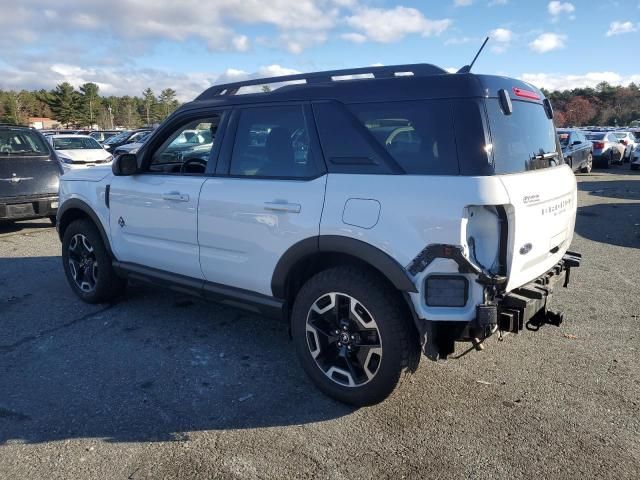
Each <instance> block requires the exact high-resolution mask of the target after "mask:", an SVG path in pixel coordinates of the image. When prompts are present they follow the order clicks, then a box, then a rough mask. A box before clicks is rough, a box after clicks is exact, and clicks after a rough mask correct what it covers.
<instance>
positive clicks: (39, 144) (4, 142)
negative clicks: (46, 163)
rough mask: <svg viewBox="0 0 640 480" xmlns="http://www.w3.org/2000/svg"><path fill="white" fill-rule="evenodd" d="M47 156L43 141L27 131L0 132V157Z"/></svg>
mask: <svg viewBox="0 0 640 480" xmlns="http://www.w3.org/2000/svg"><path fill="white" fill-rule="evenodd" d="M11 155H28V156H36V155H49V149H48V148H47V146H46V145H45V143H44V140H42V138H41V137H40V136H39V135H38V134H37V133H35V132H32V131H29V130H0V156H3V157H4V156H11Z"/></svg>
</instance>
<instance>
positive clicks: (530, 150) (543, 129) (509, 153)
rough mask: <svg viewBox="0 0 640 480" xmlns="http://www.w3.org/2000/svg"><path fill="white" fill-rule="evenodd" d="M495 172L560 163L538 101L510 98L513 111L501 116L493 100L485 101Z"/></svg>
mask: <svg viewBox="0 0 640 480" xmlns="http://www.w3.org/2000/svg"><path fill="white" fill-rule="evenodd" d="M486 105H487V113H488V117H489V130H490V132H491V144H490V146H489V145H488V147H489V150H491V152H492V153H493V161H494V169H495V173H496V174H506V173H517V172H524V171H527V170H536V169H540V168H547V167H553V166H556V165H558V164H560V163H561V162H562V160H561V159H562V157H561V156H560V154H559V152H558V144H557V141H556V131H555V127H554V126H553V122H552V121H551V120H549V118H547V115H546V113H545V111H544V107H543V106H542V105H540V104H538V103H532V102H524V101H518V100H514V101H513V113H512V114H511V115H505V114H504V113H503V112H502V110H501V108H500V104H499V102H498V100H497V99H494V98H489V99H487V100H486Z"/></svg>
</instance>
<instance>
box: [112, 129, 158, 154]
mask: <svg viewBox="0 0 640 480" xmlns="http://www.w3.org/2000/svg"><path fill="white" fill-rule="evenodd" d="M149 135H151V130H149V131H147V132H144V133H143V134H142V135H140V136H138V137H137V138H136V141H135V142H130V143H125V144H124V145H120V146H119V147H117V148H115V149H112V150H111V151H112V152H113V158H114V159H116V158H118V157H119V156H120V155H122V154H123V153H137V151H138V149H139V148H140V147H141V146H142V145H144V142H146V141H147V138H149Z"/></svg>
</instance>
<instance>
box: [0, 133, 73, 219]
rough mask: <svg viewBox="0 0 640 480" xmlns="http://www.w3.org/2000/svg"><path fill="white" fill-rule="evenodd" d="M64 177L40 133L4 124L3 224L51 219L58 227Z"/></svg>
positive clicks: (0, 157)
mask: <svg viewBox="0 0 640 480" xmlns="http://www.w3.org/2000/svg"><path fill="white" fill-rule="evenodd" d="M62 173H63V172H62V167H61V166H60V163H59V162H58V159H57V157H56V154H55V152H54V151H53V149H52V148H51V146H50V145H49V142H47V141H46V140H45V138H44V137H43V136H42V135H41V134H40V133H39V132H37V131H36V130H34V129H32V128H28V127H20V126H17V125H7V124H0V221H5V220H10V221H12V220H26V219H30V218H39V217H48V218H50V219H51V221H52V222H53V223H55V218H56V213H57V210H58V184H59V180H60V175H62Z"/></svg>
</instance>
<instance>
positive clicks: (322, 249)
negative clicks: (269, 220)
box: [271, 235, 418, 298]
mask: <svg viewBox="0 0 640 480" xmlns="http://www.w3.org/2000/svg"><path fill="white" fill-rule="evenodd" d="M316 253H343V254H347V255H351V256H353V257H355V258H358V259H360V260H362V261H363V262H365V263H367V264H369V265H371V266H372V267H374V268H375V269H376V270H378V271H380V272H381V273H382V274H383V275H384V276H385V277H386V278H387V279H388V280H389V281H390V282H391V283H392V284H393V285H394V286H395V287H396V288H397V289H398V290H400V291H401V292H413V293H416V292H417V291H418V290H417V289H416V286H415V285H414V283H413V281H412V280H411V277H410V276H409V274H408V273H407V271H406V270H405V269H404V268H403V267H402V265H400V264H399V263H398V262H397V261H396V260H395V259H393V258H392V257H391V256H390V255H389V254H387V253H385V252H384V251H382V250H380V249H379V248H377V247H374V246H373V245H370V244H368V243H366V242H363V241H361V240H356V239H354V238H351V237H345V236H342V235H320V236H318V237H310V238H306V239H304V240H302V241H300V242H298V243H296V244H295V245H293V246H291V247H290V248H289V250H287V251H286V252H285V253H284V255H282V257H281V258H280V261H279V262H278V264H277V265H276V268H275V269H274V272H273V276H272V278H271V290H272V292H273V295H274V296H275V297H278V298H286V287H287V277H288V275H289V272H291V270H292V269H293V268H294V266H295V265H296V264H297V263H298V262H299V261H301V260H303V259H304V258H305V257H310V256H312V255H314V254H316Z"/></svg>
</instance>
